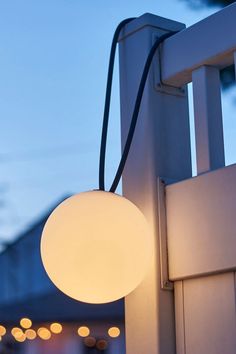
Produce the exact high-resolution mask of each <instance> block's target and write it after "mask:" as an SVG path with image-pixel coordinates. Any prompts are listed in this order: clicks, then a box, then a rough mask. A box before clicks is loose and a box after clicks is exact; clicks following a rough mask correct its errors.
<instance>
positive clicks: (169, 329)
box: [119, 14, 191, 354]
mask: <svg viewBox="0 0 236 354" xmlns="http://www.w3.org/2000/svg"><path fill="white" fill-rule="evenodd" d="M183 28H184V26H183V25H182V24H180V23H178V22H175V21H170V20H167V19H163V18H161V17H158V16H154V15H150V14H145V15H143V16H141V17H140V18H138V19H136V20H135V21H133V22H131V23H129V24H128V25H127V26H126V28H125V29H124V31H123V33H122V36H121V38H120V46H119V49H120V90H121V131H122V145H123V146H124V142H125V140H126V136H127V131H128V128H129V124H130V119H131V115H132V110H133V106H134V100H135V96H136V93H137V88H138V84H139V80H140V77H141V74H142V70H143V67H144V63H145V60H146V58H147V55H148V53H149V51H150V48H151V46H152V45H153V43H154V41H155V39H156V38H157V37H158V36H160V35H161V34H163V33H165V32H168V31H170V30H174V31H176V30H180V29H183ZM159 64H160V62H159V59H158V55H157V56H156V58H155V60H154V63H153V66H152V68H151V70H150V73H149V77H148V80H147V84H146V88H145V92H144V97H143V101H142V106H141V110H140V114H139V119H138V123H137V127H136V132H135V137H134V141H133V144H132V147H131V151H130V154H129V157H128V161H127V164H126V167H125V171H124V174H123V192H124V195H125V196H126V197H128V198H129V199H130V200H132V201H133V202H134V203H135V204H136V205H137V206H138V207H139V208H140V209H141V210H142V211H143V213H144V214H145V216H146V217H147V219H148V220H149V222H150V225H151V227H152V233H153V237H154V240H155V245H156V247H155V250H154V257H153V260H152V264H151V266H150V269H149V272H148V274H147V276H146V279H145V280H144V281H143V283H142V284H141V285H140V286H139V287H138V288H137V289H136V290H135V291H133V292H132V293H131V294H130V295H128V296H127V297H126V299H125V326H126V354H173V353H175V328H174V304H173V292H172V291H166V290H163V289H162V288H161V276H160V257H159V233H158V225H157V220H158V198H157V177H158V176H159V177H161V178H162V179H163V180H164V181H178V180H181V179H185V178H188V177H190V176H191V158H190V134H189V120H188V102H187V97H186V93H185V91H184V88H181V89H175V88H170V87H165V86H163V85H162V83H161V81H160V70H161V68H160V65H159Z"/></svg>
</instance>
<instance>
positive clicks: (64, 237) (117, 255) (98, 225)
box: [41, 190, 153, 304]
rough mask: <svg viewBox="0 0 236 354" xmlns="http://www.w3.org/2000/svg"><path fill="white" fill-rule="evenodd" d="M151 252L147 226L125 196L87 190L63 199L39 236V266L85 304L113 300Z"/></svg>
mask: <svg viewBox="0 0 236 354" xmlns="http://www.w3.org/2000/svg"><path fill="white" fill-rule="evenodd" d="M152 252H153V240H152V237H151V233H150V231H149V225H148V223H147V221H146V219H145V217H144V215H143V214H142V212H141V211H140V210H139V209H138V208H137V207H136V206H135V205H134V204H133V203H132V202H130V201H129V200H128V199H126V198H124V197H122V196H119V195H117V194H114V193H110V192H104V191H100V190H98V191H90V192H84V193H80V194H77V195H74V196H72V197H70V198H68V199H66V200H65V201H63V202H62V203H61V204H60V205H59V206H58V207H57V208H56V209H55V210H54V211H53V212H52V214H51V215H50V216H49V218H48V220H47V222H46V224H45V227H44V230H43V234H42V239H41V255H42V261H43V265H44V267H45V269H46V272H47V274H48V276H49V278H50V279H51V280H52V282H53V283H54V284H55V285H56V286H57V287H58V288H59V289H60V290H61V291H62V292H64V293H65V294H66V295H68V296H70V297H72V298H74V299H76V300H79V301H83V302H87V303H93V304H101V303H107V302H111V301H115V300H118V299H120V298H122V297H124V296H126V295H128V294H129V293H130V292H132V291H133V290H134V289H135V288H136V287H137V286H138V285H139V284H140V283H141V281H142V280H143V278H144V276H145V274H146V271H147V268H148V266H149V263H150V260H151V257H152Z"/></svg>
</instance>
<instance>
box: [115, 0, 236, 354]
mask: <svg viewBox="0 0 236 354" xmlns="http://www.w3.org/2000/svg"><path fill="white" fill-rule="evenodd" d="M235 23H236V3H235V4H233V5H231V6H229V7H227V8H225V9H223V10H222V11H220V12H218V13H216V14H214V15H212V16H210V17H208V18H206V19H205V20H203V21H200V22H199V23H197V24H195V25H194V26H191V27H190V28H187V29H183V26H182V25H181V24H179V23H177V22H174V21H170V20H167V19H163V18H161V17H158V16H153V15H150V14H146V15H144V16H141V17H140V18H139V19H137V20H135V21H133V22H131V23H130V24H129V25H127V26H126V28H125V30H124V32H123V34H122V36H121V38H120V67H121V70H120V72H121V74H120V82H121V115H122V117H121V130H122V144H124V141H125V139H126V135H127V130H128V127H129V122H130V117H131V113H132V109H133V104H134V99H135V95H136V92H137V85H138V82H139V79H140V75H141V72H142V69H143V65H144V61H145V58H146V57H147V54H148V52H149V50H150V47H151V45H152V43H153V40H154V38H156V37H158V36H160V35H161V34H162V33H164V32H166V31H170V30H176V29H181V32H180V33H178V34H176V35H174V36H173V37H170V38H169V39H167V40H166V41H165V43H164V44H163V47H162V50H161V52H159V53H158V55H157V57H156V58H155V60H154V65H153V67H152V69H151V72H150V75H149V78H148V82H147V85H146V88H145V93H144V97H143V102H142V107H141V111H140V117H139V121H138V125H137V130H136V135H135V139H134V142H133V145H132V149H131V152H130V155H129V158H128V161H127V166H126V168H125V171H124V176H123V191H124V195H125V196H127V197H128V198H129V199H131V200H132V201H133V202H134V203H136V204H137V205H138V206H139V207H140V209H141V210H142V211H143V213H144V214H145V215H146V217H147V219H148V220H149V222H150V225H151V228H152V234H153V237H155V240H156V248H155V250H154V259H153V263H152V267H151V269H150V271H149V273H148V275H147V277H146V279H145V280H144V282H143V283H142V284H141V285H140V287H138V289H136V290H135V291H134V292H133V293H132V294H130V295H129V296H128V297H127V298H126V299H125V312H126V354H134V353H135V354H144V353H150V354H174V353H175V352H177V354H222V353H224V354H235V348H236V335H235V333H236V307H235V298H236V286H235V270H236V261H235V259H236V228H235V226H234V213H233V211H232V210H236V187H235V186H236V167H235V166H231V167H227V168H224V163H225V162H224V142H223V125H222V109H221V93H220V80H219V70H220V69H222V68H224V67H226V66H228V65H231V64H233V63H234V62H235V63H236V26H235ZM134 63H135V65H134ZM191 81H192V82H193V97H194V119H195V132H196V155H197V173H198V175H199V176H197V177H195V178H194V179H189V180H186V181H182V182H180V183H174V184H172V185H169V186H167V187H166V196H167V197H166V201H167V209H166V213H167V241H168V242H167V246H168V251H169V254H168V258H169V259H168V258H167V255H166V243H165V234H166V225H165V224H164V215H165V210H164V204H165V202H164V200H163V199H164V190H163V188H162V185H161V182H160V181H161V179H162V180H163V181H164V182H165V183H166V184H170V183H173V182H177V181H181V180H184V179H187V178H189V177H190V176H189V172H190V170H189V168H190V145H189V124H188V122H187V119H188V105H187V100H186V91H185V88H184V86H183V85H185V84H186V83H189V82H191ZM219 168H222V169H221V170H218V169H219ZM213 170H215V172H212V171H213ZM157 180H158V186H156V181H157ZM217 198H219V200H218V201H217V200H216V199H217ZM229 208H231V210H230V213H229ZM222 219H223V220H224V223H222ZM224 226H225V229H224ZM234 230H235V234H234ZM208 255H209V257H208ZM167 259H168V263H169V274H170V279H171V280H173V281H174V282H175V285H174V287H175V335H176V347H175V345H174V343H173V341H174V334H173V323H172V321H173V318H174V316H173V307H172V305H173V304H172V299H173V298H172V295H171V292H170V291H164V289H165V284H166V285H169V283H168V280H166V279H167V276H168V271H167V269H166V262H167ZM167 288H168V286H167Z"/></svg>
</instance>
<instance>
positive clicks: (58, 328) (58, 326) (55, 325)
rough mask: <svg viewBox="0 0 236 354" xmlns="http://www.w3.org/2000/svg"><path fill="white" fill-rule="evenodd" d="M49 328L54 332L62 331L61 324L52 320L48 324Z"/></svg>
mask: <svg viewBox="0 0 236 354" xmlns="http://www.w3.org/2000/svg"><path fill="white" fill-rule="evenodd" d="M50 330H51V332H52V333H54V334H59V333H61V332H62V325H61V324H60V323H57V322H54V323H52V324H51V325H50Z"/></svg>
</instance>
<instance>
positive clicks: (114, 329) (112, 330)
mask: <svg viewBox="0 0 236 354" xmlns="http://www.w3.org/2000/svg"><path fill="white" fill-rule="evenodd" d="M108 334H109V336H110V337H111V338H117V337H119V335H120V330H119V328H118V327H111V328H109V329H108Z"/></svg>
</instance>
